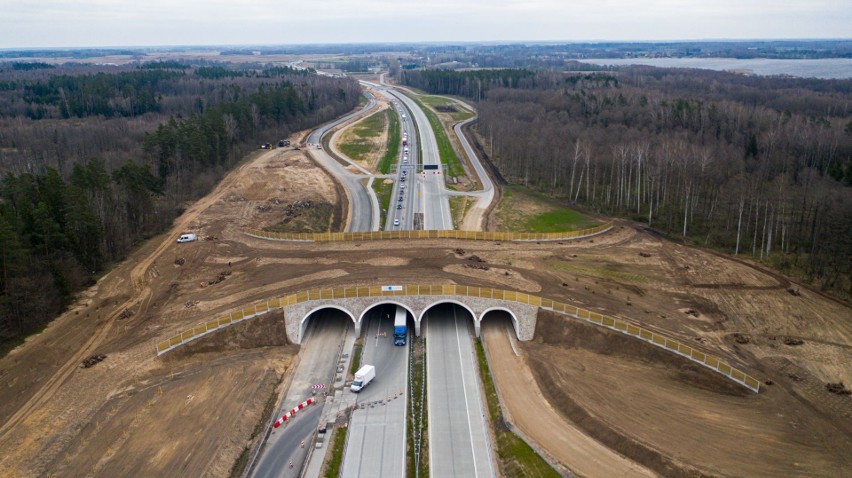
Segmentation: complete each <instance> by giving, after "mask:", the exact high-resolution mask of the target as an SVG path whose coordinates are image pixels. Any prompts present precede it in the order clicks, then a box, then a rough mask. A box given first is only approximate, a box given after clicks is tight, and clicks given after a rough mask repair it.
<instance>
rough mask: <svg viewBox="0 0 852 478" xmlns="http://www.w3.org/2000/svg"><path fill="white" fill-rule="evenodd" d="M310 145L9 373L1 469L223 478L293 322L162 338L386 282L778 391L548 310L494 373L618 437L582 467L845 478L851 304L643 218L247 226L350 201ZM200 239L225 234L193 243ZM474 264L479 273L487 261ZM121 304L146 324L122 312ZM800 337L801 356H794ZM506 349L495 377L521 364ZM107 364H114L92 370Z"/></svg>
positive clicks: (273, 164) (561, 323) (206, 213)
mask: <svg viewBox="0 0 852 478" xmlns="http://www.w3.org/2000/svg"><path fill="white" fill-rule="evenodd" d="M302 153H303V152H302V151H293V150H286V151H285V150H273V151H270V152H264V153H262V154H260V153H256V154H255V155H253V156H252V158H250V159H248V160H247V161H246V163H245V164H243V165H242V166H241V167H239V168H238V169H237V170H235V171H234V172H232V173H231V174H229V175H228V177H227V178H226V179H225V180H224V181H223V183H222V184H221V185H220V186H219V187H217V188H216V190H215V191H214V192H213V193H212V194H211V195H210V196H208V197H207V198H205V199H204V200H202V201H201V202H200V203H199V204H198V205H196V206H194V207H192V208H189V209H188V211H187V215H186V216H183V217H182V218H180V219H179V220H178V222H177V223H176V224H178V226H176V228H175V229H174V230H173V231H172V234H170V235H167V236H162V237H158V238H155V239H153V240H151V241H149V242H148V243H146V244H144V245H142V246H141V247H140V248H139V250H138V251H137V252H136V253H134V254H133V255H132V256H131V257H130V258H129V259H128V260H127V261H126V262H125V263H123V264H121V265H119V266H118V267H116V269H115V270H113V271H112V272H111V273H110V274H109V275H108V276H106V277H105V278H104V279H102V280H101V281H99V283H98V285H97V286H95V287H94V288H92V289H90V290H88V291H87V292H86V293H85V294H83V295H82V297H81V300H80V302H79V303H78V304H77V305H76V306H75V307H74V308H73V309H72V310H70V311H69V312H68V313H66V314H64V315H63V316H62V317H60V318H58V319H57V320H55V321H54V322H53V323H51V325H50V326H49V327H47V329H46V330H45V331H44V332H43V333H41V334H39V335H37V336H34V337H32V338H31V339H30V340H28V341H27V342H26V343H25V344H24V345H22V346H21V347H19V348H17V349H16V350H14V351H13V352H12V353H10V354H9V355H8V356H6V357H4V358H3V359H0V377H2V387H0V422H2V423H3V427H4V428H3V430H4V431H3V434H2V437H0V447H3V449H4V450H13V451H12V452H7V453H4V454H3V455H2V456H0V469H2V470H4V474H6V475H10V476H47V475H50V474H56V475H58V476H85V475H98V476H127V475H133V474H151V475H158V476H173V475H178V474H180V475H193V476H195V475H202V476H225V475H227V474H228V470H230V467H231V465H232V464H233V463H234V461H235V460H236V459H237V457H238V456H239V455H240V453H241V452H242V450H243V449H244V448H245V446H246V445H247V444H248V443H249V442H250V440H251V438H252V436H253V435H254V434H255V432H256V429H255V427H256V425H257V424H258V422H259V421H260V420H261V419H262V417H264V416H265V413H264V412H263V409H264V406H265V404H266V402H267V400H268V398H269V397H270V396H272V395H273V392H274V391H275V389H276V386H278V387H280V385H276V384H278V383H279V382H280V380H281V379H282V377H285V378H286V376H287V374H288V373H289V372H288V371H289V370H290V367H292V363H293V358H294V355H295V354H296V352H297V348H296V347H295V346H292V345H287V344H286V340H285V339H284V333H283V330H282V329H281V322H282V321H281V320H280V319H281V317H280V315H279V316H277V317H276V316H275V315H274V314H272V315H270V316H267V317H265V318H264V319H252V320H251V321H247V322H245V323H243V324H241V325H239V326H235V327H232V328H230V329H228V330H227V331H225V332H221V333H216V334H212V335H210V336H208V337H206V338H204V339H201V340H199V341H196V342H193V343H192V344H191V345H189V346H187V347H185V348H182V349H178V350H177V351H175V352H173V353H170V354H168V355H167V356H165V358H156V357H155V356H154V344H155V343H156V342H157V341H158V340H162V339H163V338H165V337H168V336H170V335H172V334H174V333H175V332H177V331H180V330H183V329H185V328H187V327H190V326H193V325H195V324H197V323H199V322H201V321H204V320H207V319H209V318H211V317H215V316H217V315H218V314H221V313H223V312H225V311H228V310H231V309H235V308H238V307H241V306H243V305H245V304H247V303H250V302H252V301H255V300H260V299H265V298H268V297H273V296H277V295H281V294H287V293H291V292H295V291H298V290H304V289H308V288H314V287H336V286H353V285H354V286H360V285H372V284H376V283H388V282H387V281H388V280H390V281H392V282H393V283H400V284H403V283H436V284H437V283H459V284H468V285H473V286H482V287H498V288H507V289H513V290H522V291H528V292H532V293H535V294H537V295H541V296H544V297H550V298H553V299H555V300H560V301H563V302H569V303H573V304H577V305H580V306H583V307H585V308H588V309H592V310H596V311H600V312H604V313H607V314H609V315H615V316H619V317H623V318H627V319H631V320H635V321H637V322H640V323H641V324H643V325H644V326H646V327H649V328H653V329H656V330H659V331H665V333H666V334H668V335H670V336H672V337H674V338H677V339H679V340H681V341H685V342H689V343H690V344H693V345H694V346H696V347H699V348H701V349H702V350H705V351H707V352H710V353H713V354H716V355H719V356H721V357H723V358H724V359H726V360H728V361H730V362H731V363H733V364H735V365H737V366H738V367H741V368H742V369H743V370H747V371H749V372H751V373H752V374H754V375H756V376H757V377H759V378H761V379H763V380H770V379H771V381H772V383H773V385H767V386H765V387H764V389H765V390H764V392H762V393H761V394H760V395H754V394H751V393H745V392H743V391H741V390H739V389H737V388H736V387H735V388H734V389H731V388H730V384H729V383H728V382H725V381H723V380H722V379H721V378H720V377H719V376H717V375H715V374H712V373H711V372H706V371H703V370H701V369H697V368H696V367H695V366H693V365H691V364H689V363H686V362H684V361H682V360H680V359H678V358H677V357H675V356H673V355H670V354H666V353H664V352H658V351H656V350H654V349H652V348H650V347H649V346H647V345H645V344H642V343H641V342H637V341H629V342H624V341H623V340H622V341H619V340H618V339H619V337H617V336H612V337H611V336H609V335H606V334H604V335H599V334H598V333H597V332H600V331H598V330H594V331H593V332H588V331H585V330H584V329H583V328H578V326H579V325H581V324H578V323H576V322H574V321H571V320H568V319H564V318H561V317H554V316H551V315H548V314H545V313H541V314H540V316H539V321H538V330H537V334H536V338H535V340H533V341H532V342H527V343H519V344H518V345H517V346H518V348H519V350H520V352H521V354H522V359H521V360H519V361H518V363H517V364H514V365H513V366H515V367H527V370H528V373H527V372H524V373H517V374H512V375H513V376H517V377H525V379H524V380H525V381H524V382H523V383H522V384H512V383H507V382H506V380H505V377H501V375H500V370H501V367H492V369H493V370H494V371H495V380H496V381H497V383H498V386H499V387H501V389H505V390H506V394H505V396H504V397H503V399H504V404H505V405H506V407H507V409H508V412H509V415H510V416H512V417H516V418H517V417H520V416H521V415H522V414H525V413H528V409H529V399H528V397H523V398H517V399H513V398H511V397H513V396H516V395H517V394H515V395H513V394H512V393H510V391H511V390H512V389H515V390H523V388H524V387H528V386H529V383H530V382H529V377H530V376H532V377H533V378H534V380H535V383H536V385H537V386H538V389H539V390H540V392H541V396H542V397H543V399H544V400H546V401H548V402H549V404H550V408H551V409H552V411H553V412H554V413H557V414H558V415H559V417H561V420H562V423H566V424H569V425H570V426H571V427H573V428H574V429H576V430H578V432H582V433H585V434H586V435H587V436H588V437H591V439H593V440H594V441H597V442H598V443H600V444H601V445H603V447H600V446H595V445H594V444H593V442H592V441H589V438H588V437H587V438H582V437H580V436H579V435H577V434H574V435H573V436H574V438H572V440H575V441H574V442H571V443H572V446H579V445H577V444H575V443H579V442H577V441H576V440H583V443H584V444H585V445H584V446H586V445H587V448H585V449H587V450H590V451H589V452H588V453H589V455H588V456H585V457H583V460H585V461H586V463H588V464H589V465H582V464H579V463H575V462H574V461H572V460H574V458H572V457H568V458H566V463H565V464H566V465H567V466H568V467H569V468H570V467H572V466H573V467H575V468H576V469H578V470H579V469H589V468H591V469H594V468H595V467H594V463H595V462H596V461H597V462H601V463H609V460H611V459H612V457H613V452H612V451H609V450H605V449H604V447H605V448H609V449H610V450H613V451H614V452H615V453H616V454H617V455H620V456H622V457H624V459H625V461H620V463H622V464H623V465H624V469H630V470H640V471H641V467H637V466H633V465H631V464H629V462H627V461H626V460H632V461H635V462H637V463H639V464H640V465H641V466H643V467H645V468H647V469H650V470H651V471H652V472H654V473H658V474H662V475H667V476H696V475H698V476H700V475H722V476H741V475H754V476H778V475H784V476H795V475H799V476H838V475H842V474H843V473H844V471H843V470H848V469H850V466H852V463H850V462H849V460H850V458H849V457H850V456H852V445H850V443H852V430H850V428H852V425H850V423H852V411H850V397H849V396H839V395H834V394H831V393H829V392H827V391H826V390H825V388H824V385H825V383H826V382H829V381H830V382H837V381H844V382H845V383H847V384H850V383H852V376H850V375H852V352H850V350H852V323H850V321H849V320H848V317H849V316H850V309H849V307H848V305H845V304H842V303H838V302H836V301H833V300H829V299H826V298H824V297H823V296H821V295H819V294H817V293H815V292H812V291H810V290H808V289H806V288H801V289H800V291H801V294H800V295H798V296H795V295H792V294H790V293H788V292H787V290H786V289H787V287H789V286H790V284H789V283H788V282H787V280H786V279H784V278H783V277H780V276H778V275H777V274H775V273H772V272H769V271H765V270H763V269H762V268H761V267H759V266H754V265H752V264H750V263H748V262H741V261H735V260H731V259H729V258H726V257H720V256H718V255H716V254H713V253H710V252H706V251H702V250H698V249H694V248H690V247H685V246H682V245H679V244H674V243H671V242H668V241H665V240H663V239H660V238H659V237H657V236H656V235H654V234H651V233H648V232H646V231H644V230H643V229H642V228H641V227H634V226H633V225H631V224H627V223H623V224H620V225H619V226H618V227H617V228H616V229H615V230H614V231H612V232H610V233H608V234H605V235H602V236H598V237H595V238H592V239H585V240H582V241H571V242H564V243H541V244H537V243H518V244H515V243H497V242H484V241H483V242H473V241H470V242H465V241H428V240H427V241H417V242H416V243H412V242H407V241H384V242H363V243H343V242H341V243H317V244H311V243H296V244H294V243H280V242H270V241H262V240H258V239H254V238H251V237H248V236H245V235H243V234H242V233H241V230H242V228H244V227H247V226H254V227H264V226H271V225H275V224H279V223H281V222H283V221H286V220H289V219H292V217H293V216H292V207H290V206H292V205H293V204H294V203H296V202H298V201H311V202H323V201H324V202H333V203H336V202H337V201H338V199H337V198H338V197H339V193H338V191H337V189H336V187H335V185H334V182H333V181H332V180H331V178H329V177H328V175H326V174H325V173H324V172H323V171H322V170H319V169H317V168H316V167H314V165H313V163H312V162H311V161H310V160H309V159H308V158H306V157H305V156H304V155H303V154H302ZM288 208H289V209H288ZM288 211H290V215H288ZM288 218H289V219H288ZM184 230H189V231H192V232H196V233H198V234H199V235H200V236H201V237H211V238H215V240H207V241H198V242H195V243H190V244H176V243H175V242H174V239H175V237H177V233H179V232H182V231H184ZM457 249H463V251H459V250H457ZM639 253H642V254H643V255H640V254H639ZM473 255H476V256H478V257H479V258H480V259H481V260H483V261H484V262H476V263H475V266H476V268H471V267H469V266H470V265H471V264H474V262H473V261H471V260H470V258H471V257H472V256H473ZM482 266H487V267H488V270H482V269H481V268H480V267H482ZM225 273H227V274H225ZM219 278H222V279H223V280H219ZM211 282H212V283H211ZM202 284H203V285H204V286H203V287H202ZM793 287H797V286H795V285H793ZM125 309H129V310H130V311H132V312H133V314H132V316H130V317H128V318H125V319H122V320H119V319H118V317H119V316H120V315H121V313H122V312H123V311H124V310H125ZM487 321H488V318H487V317H486V322H487ZM600 333H601V334H603V332H600ZM735 334H739V335H735ZM787 338H794V339H797V340H801V341H802V343H801V345H786V342H787V340H785V339H787ZM622 339H623V338H622ZM746 339H747V340H746ZM743 342H745V343H743ZM794 342H795V341H794ZM794 342H790V343H794ZM489 349H490V353H491V355H492V360H494V361H495V363H498V361H500V360H509V359H507V358H506V357H505V356H504V355H505V354H504V353H500V352H499V351H498V349H496V348H493V349H492V348H490V346H489ZM90 353H104V354H106V355H107V359H106V360H104V361H103V362H101V363H99V364H97V365H96V366H94V367H92V368H90V369H81V368H78V366H77V365H78V364H79V362H80V360H81V359H82V358H83V357H85V356H87V355H88V354H90ZM498 354H499V357H498V356H497V355H498ZM661 354H662V355H661ZM511 357H514V355H512V356H511ZM512 360H514V358H513V359H512ZM507 370H512V368H508V366H507ZM510 379H511V377H510ZM501 383H502V384H503V385H500V384H501ZM550 416H551V417H553V415H552V414H551V415H550ZM672 416H674V417H677V418H676V420H672V419H671V417H672ZM518 419H519V418H518ZM519 420H520V419H519ZM532 423H533V424H531V425H529V426H528V429H526V430H524V432H525V434H526V435H527V436H529V437H531V438H532V439H534V440H535V441H536V442H538V443H539V446H540V447H541V448H543V449H545V450H546V451H547V452H548V453H549V454H550V455H552V456H557V455H558V452H559V449H560V448H559V447H561V446H564V445H563V444H562V443H563V442H556V441H554V442H550V441H548V440H547V437H548V436H549V435H551V433H550V431H551V429H552V428H553V426H554V425H553V423H558V422H554V421H550V422H548V424H547V426H546V427H544V426H542V425H535V423H541V422H532ZM518 426H519V428H520V425H518ZM595 450H597V451H595ZM615 462H619V461H615ZM584 466H585V468H584ZM595 474H596V473H594V472H590V473H589V475H590V476H594V475H595Z"/></svg>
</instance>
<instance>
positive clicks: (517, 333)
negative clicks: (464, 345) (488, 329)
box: [477, 306, 521, 340]
mask: <svg viewBox="0 0 852 478" xmlns="http://www.w3.org/2000/svg"><path fill="white" fill-rule="evenodd" d="M489 312H506V313H507V314H509V317H511V318H512V326H513V327H514V328H515V337H517V338H518V340H521V334H520V328H519V325H518V316H516V315H515V313H514V312H512V310H511V309H509V308H508V307H501V306H497V307H489V308H487V309H485V310H483V311H482V314H481V315H480V316H479V321H478V322H479V323H478V325H477V329H478V328H479V327H481V326H482V319H484V318H485V316H486V315H487V314H488V313H489Z"/></svg>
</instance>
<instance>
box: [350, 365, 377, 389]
mask: <svg viewBox="0 0 852 478" xmlns="http://www.w3.org/2000/svg"><path fill="white" fill-rule="evenodd" d="M374 378H376V367H373V366H372V365H364V366H363V367H361V368H360V369H358V371H357V372H355V380H353V381H352V386H351V387H349V389H350V390H352V391H353V392H355V393H358V392H360V391H361V389H363V388H364V387H366V386H367V384H368V383H370V382H371V381H372V380H373V379H374Z"/></svg>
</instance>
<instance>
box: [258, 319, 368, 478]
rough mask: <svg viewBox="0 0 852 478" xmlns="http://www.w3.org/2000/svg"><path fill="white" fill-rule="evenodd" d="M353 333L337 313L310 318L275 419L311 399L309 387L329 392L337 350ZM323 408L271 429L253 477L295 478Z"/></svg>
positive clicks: (349, 323) (311, 409)
mask: <svg viewBox="0 0 852 478" xmlns="http://www.w3.org/2000/svg"><path fill="white" fill-rule="evenodd" d="M332 315H333V316H332ZM354 330H355V329H354V327H353V325H352V321H351V320H349V318H348V317H346V318H344V317H341V316H340V313H339V312H336V311H331V310H325V311H320V312H318V313H317V314H315V316H314V317H312V318H311V319H310V322H309V323H308V328H307V331H306V333H305V337H304V339H303V341H302V347H301V350H300V351H299V364H298V367H297V368H296V370H295V371H294V375H293V378H292V381H291V383H290V386H289V388H288V389H287V391H286V393H285V396H284V398H283V399H282V400H281V401H280V403H279V406H278V408H277V410H276V412H275V413H276V417H275V418H276V419H277V418H278V417H280V416H281V415H283V414H284V413H285V412H286V411H287V410H290V409H291V408H293V407H295V406H296V405H298V404H299V403H301V402H303V401H305V400H306V399H308V398H310V397H311V396H312V391H311V385H313V384H320V383H322V384H325V386H326V388H325V390H329V388H330V387H331V385H332V380H333V379H334V372H335V368H336V366H337V356H338V353H339V349H340V347H341V346H342V344H343V341H344V339H345V338H346V335H347V334H354ZM322 407H323V403H322V400H320V402H319V403H317V404H315V405H310V406H308V408H307V409H306V410H304V411H303V412H299V413H297V414H296V416H295V417H293V418H292V419H290V420H287V421H286V422H284V425H282V426H281V427H279V428H276V429H274V430H273V431H272V433H271V434H270V436H269V438H268V439H267V441H266V444H265V445H264V449H263V450H262V452H261V455H260V456H259V458H258V460H257V463H256V465H255V467H254V472H253V473H252V476H254V477H257V478H273V477H274V478H296V477H298V476H299V474H300V472H301V468H302V464H303V463H304V461H305V458H306V456H307V452H308V450H309V448H310V446H311V445H312V444H313V440H312V438H313V435H314V432H316V430H317V428H318V425H319V421H320V416H321V414H322ZM303 441H304V444H305V446H304V447H302V442H303ZM290 461H292V463H293V466H292V468H291V467H290V466H289V464H290Z"/></svg>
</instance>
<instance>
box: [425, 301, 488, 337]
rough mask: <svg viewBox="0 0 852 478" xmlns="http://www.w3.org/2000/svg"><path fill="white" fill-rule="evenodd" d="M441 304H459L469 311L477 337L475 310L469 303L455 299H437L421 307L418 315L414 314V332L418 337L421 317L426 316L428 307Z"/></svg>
mask: <svg viewBox="0 0 852 478" xmlns="http://www.w3.org/2000/svg"><path fill="white" fill-rule="evenodd" d="M441 304H454V305H459V306H461V307H463V308H464V309H465V310H467V311H468V312H469V313H470V317H471V318H472V319H473V326H474V328H475V329H476V336H477V337H479V321H477V320H476V312H474V311H473V309H472V308H471V307H470V306H469V305H467V304H465V303H463V302H460V301H458V300H455V299H439V300H436V301H435V302H432V303H431V304H429V305H427V306H426V307H423V310H421V311H420V316H419V317H417V316H415V318H416V320H415V321H414V332H415V334H416V335H417V336H418V337H420V324H421V323H422V322H423V317H425V316H426V312H429V309H431V308H432V307H435V306H436V305H441Z"/></svg>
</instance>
